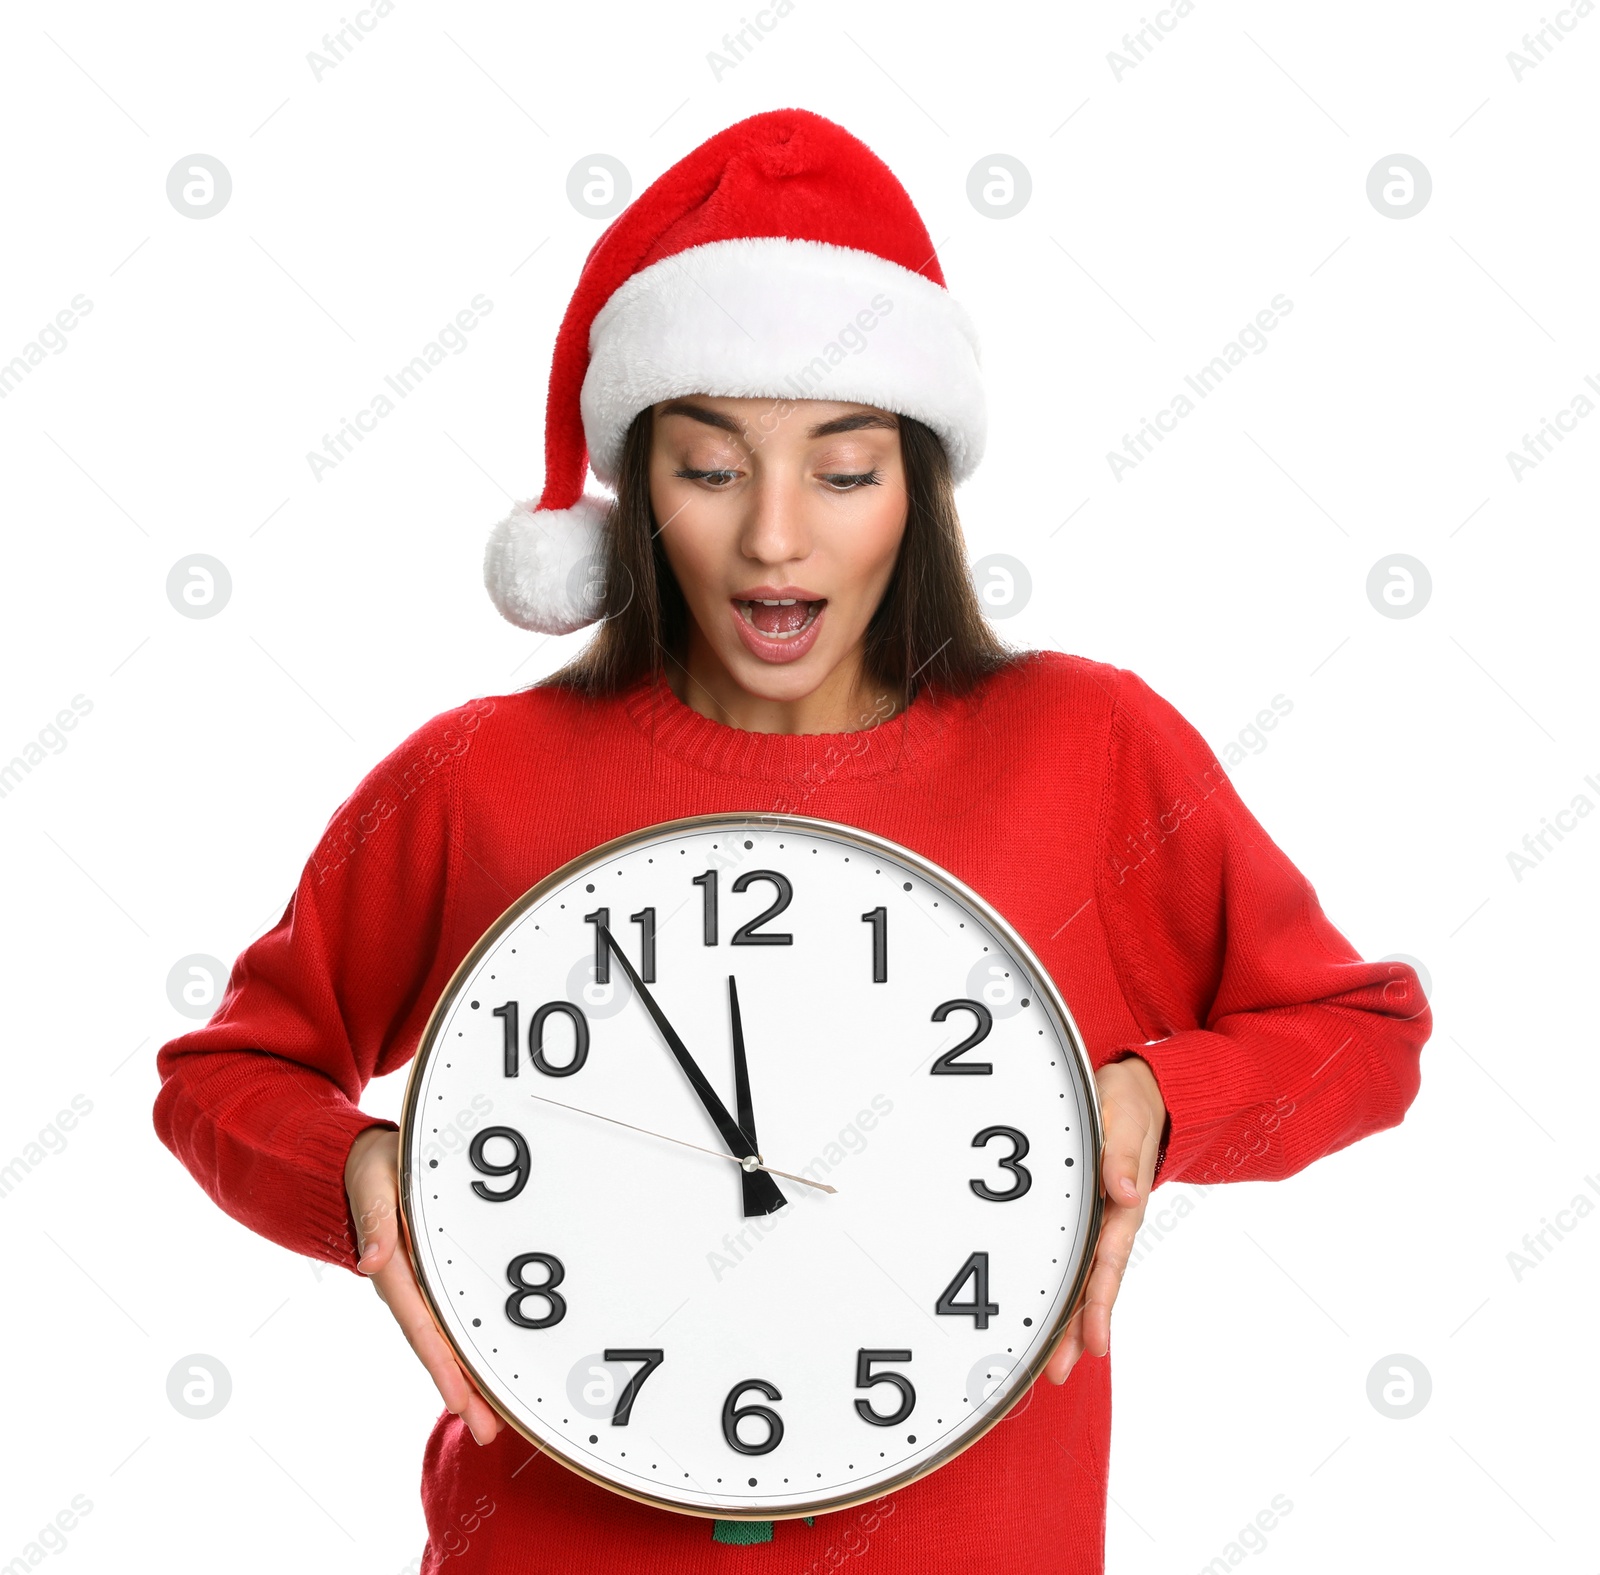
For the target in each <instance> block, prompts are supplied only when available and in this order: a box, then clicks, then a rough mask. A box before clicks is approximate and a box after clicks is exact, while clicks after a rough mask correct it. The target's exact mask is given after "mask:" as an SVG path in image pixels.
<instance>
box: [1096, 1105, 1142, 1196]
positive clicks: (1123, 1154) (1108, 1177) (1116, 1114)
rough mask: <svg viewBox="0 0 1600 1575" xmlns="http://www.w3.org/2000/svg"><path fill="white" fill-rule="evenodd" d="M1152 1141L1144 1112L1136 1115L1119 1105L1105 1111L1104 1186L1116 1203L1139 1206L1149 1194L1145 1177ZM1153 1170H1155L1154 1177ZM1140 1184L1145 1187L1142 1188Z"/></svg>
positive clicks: (1107, 1194) (1111, 1106)
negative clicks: (1147, 1152) (1146, 1160)
mask: <svg viewBox="0 0 1600 1575" xmlns="http://www.w3.org/2000/svg"><path fill="white" fill-rule="evenodd" d="M1149 1141H1150V1124H1149V1121H1148V1119H1147V1117H1146V1114H1145V1113H1144V1112H1140V1113H1138V1114H1134V1113H1133V1112H1131V1111H1130V1110H1129V1108H1128V1106H1127V1105H1125V1104H1123V1103H1120V1102H1111V1103H1108V1104H1107V1106H1106V1109H1105V1160H1104V1162H1103V1164H1102V1166H1101V1172H1100V1174H1101V1184H1102V1185H1103V1187H1104V1188H1105V1194H1106V1196H1107V1197H1108V1198H1110V1199H1111V1200H1112V1202H1114V1203H1121V1204H1132V1203H1137V1202H1138V1201H1139V1199H1140V1197H1141V1195H1144V1194H1148V1192H1149V1190H1150V1185H1149V1181H1148V1179H1146V1178H1145V1177H1144V1175H1143V1171H1144V1163H1143V1161H1144V1155H1145V1149H1146V1147H1147V1145H1148V1144H1149ZM1153 1170H1154V1167H1152V1174H1153ZM1141 1182H1143V1186H1142V1187H1141Z"/></svg>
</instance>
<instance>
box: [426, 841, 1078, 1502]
mask: <svg viewBox="0 0 1600 1575" xmlns="http://www.w3.org/2000/svg"><path fill="white" fill-rule="evenodd" d="M711 826H730V827H732V826H742V827H754V828H757V829H761V830H772V831H782V830H793V831H794V832H795V833H796V834H806V833H808V832H817V833H825V834H827V835H829V836H832V837H835V838H839V839H841V840H844V841H847V842H852V843H854V844H855V845H856V846H858V847H861V848H863V849H873V848H875V849H878V850H880V851H883V852H886V853H889V854H891V855H892V856H893V857H895V858H896V859H898V860H900V861H902V862H904V863H906V864H908V865H910V866H912V867H913V868H914V869H916V870H918V871H920V872H921V873H922V875H923V877H924V878H925V879H929V880H931V881H933V882H934V883H935V884H939V885H944V886H948V887H949V888H950V889H951V890H952V891H953V892H954V893H955V894H956V895H958V896H959V897H960V898H961V899H962V901H964V902H966V903H967V904H968V905H969V906H970V907H972V908H973V909H974V910H975V911H976V912H977V913H979V914H980V915H981V916H982V917H983V918H984V920H985V921H986V922H987V923H988V924H989V925H990V926H991V928H993V929H994V931H995V932H996V934H998V935H999V936H1000V937H1001V938H1002V939H1003V940H1004V941H1005V942H1006V944H1007V945H1008V946H1009V947H1010V948H1012V950H1013V951H1014V953H1015V955H1016V956H1017V957H1018V958H1019V959H1020V960H1021V961H1022V962H1023V963H1024V964H1025V965H1026V966H1027V967H1029V968H1030V969H1031V970H1032V972H1033V975H1034V980H1035V983H1036V985H1037V987H1038V991H1039V993H1041V994H1043V995H1045V996H1047V997H1048V1001H1049V1004H1050V1006H1051V1007H1053V1008H1054V1009H1055V1011H1056V1012H1057V1013H1059V1015H1060V1018H1061V1021H1062V1022H1063V1023H1064V1024H1065V1025H1066V1028H1067V1034H1068V1039H1069V1042H1070V1044H1071V1047H1072V1051H1073V1055H1074V1058H1075V1061H1076V1065H1077V1068H1078V1073H1079V1077H1080V1080H1081V1084H1082V1087H1083V1089H1084V1090H1085V1093H1086V1096H1087V1097H1086V1100H1085V1103H1086V1105H1087V1108H1088V1112H1089V1123H1090V1127H1091V1129H1092V1134H1091V1135H1092V1138H1093V1143H1092V1149H1093V1153H1094V1156H1095V1163H1094V1185H1093V1188H1092V1199H1093V1201H1092V1204H1091V1206H1090V1216H1089V1225H1088V1234H1087V1236H1086V1238H1085V1242H1084V1251H1083V1254H1082V1257H1081V1259H1080V1261H1079V1263H1078V1266H1077V1269H1076V1271H1075V1273H1074V1276H1073V1284H1072V1290H1071V1293H1070V1294H1069V1295H1068V1297H1067V1298H1066V1300H1065V1301H1064V1302H1063V1303H1062V1311H1061V1313H1060V1314H1059V1315H1058V1317H1057V1319H1056V1322H1055V1324H1054V1326H1053V1327H1052V1328H1051V1330H1050V1334H1049V1337H1048V1339H1047V1340H1046V1341H1045V1343H1044V1344H1043V1345H1041V1346H1040V1347H1039V1351H1038V1354H1037V1355H1036V1357H1035V1358H1034V1359H1033V1360H1032V1361H1031V1362H1030V1363H1029V1364H1028V1371H1027V1374H1026V1377H1025V1379H1024V1381H1023V1382H1021V1383H1019V1384H1018V1385H1017V1386H1016V1388H1015V1391H1014V1392H1013V1394H1012V1397H1011V1399H1010V1400H1008V1401H1007V1402H1006V1404H1005V1405H1004V1406H1003V1407H1001V1408H1000V1409H999V1410H997V1411H994V1412H992V1413H991V1414H990V1415H989V1416H988V1417H987V1418H985V1420H984V1421H983V1422H982V1423H981V1424H979V1425H977V1426H975V1427H973V1428H971V1429H969V1430H968V1431H966V1432H964V1433H963V1434H962V1435H961V1436H960V1438H959V1440H958V1441H956V1442H954V1443H952V1444H950V1445H949V1446H948V1447H946V1448H944V1449H941V1450H939V1451H938V1452H937V1453H936V1454H934V1455H932V1456H930V1457H929V1458H928V1459H927V1460H926V1461H923V1462H922V1463H921V1464H919V1465H916V1466H912V1467H907V1468H906V1469H905V1470H904V1471H902V1472H900V1473H898V1474H897V1475H895V1476H892V1477H890V1478H888V1479H886V1480H885V1481H882V1482H880V1483H878V1484H877V1485H876V1486H875V1487H873V1488H872V1489H870V1490H869V1491H866V1492H862V1493H847V1494H843V1495H837V1494H836V1495H831V1496H828V1497H825V1498H818V1499H811V1500H807V1501H805V1502H803V1503H799V1504H796V1505H793V1506H792V1507H788V1508H785V1509H782V1510H777V1509H767V1510H752V1509H751V1508H750V1507H749V1506H748V1505H738V1504H731V1505H725V1506H721V1507H716V1508H705V1507H701V1506H699V1505H689V1504H683V1503H679V1502H677V1501H675V1500H672V1499H669V1498H665V1497H661V1496H658V1495H656V1494H652V1493H646V1492H641V1491H636V1490H634V1489H632V1488H626V1487H621V1486H619V1485H618V1484H617V1483H616V1482H613V1481H612V1480H611V1479H610V1478H608V1477H605V1476H602V1475H600V1474H599V1473H598V1472H595V1471H593V1470H591V1469H589V1468H588V1467H586V1466H584V1465H581V1464H580V1463H579V1462H578V1461H576V1460H573V1459H572V1458H570V1457H569V1456H567V1455H565V1454H563V1453H562V1452H561V1451H560V1450H559V1449H555V1448H553V1447H552V1446H551V1445H550V1444H549V1443H548V1442H547V1441H546V1440H544V1439H541V1438H536V1437H534V1436H533V1435H532V1434H531V1433H530V1432H529V1431H528V1430H527V1429H526V1428H525V1427H523V1426H522V1424H521V1423H520V1422H518V1421H517V1419H516V1418H515V1417H513V1416H511V1415H509V1414H508V1412H507V1411H506V1409H505V1408H504V1407H503V1406H501V1405H500V1404H499V1403H498V1401H497V1400H496V1398H495V1396H494V1395H493V1393H492V1392H491V1389H492V1386H490V1385H486V1384H485V1382H484V1380H483V1379H482V1377H481V1375H480V1374H479V1372H478V1369H477V1367H476V1366H474V1364H473V1362H472V1360H471V1359H470V1358H469V1357H468V1355H467V1354H466V1352H465V1351H463V1350H462V1349H461V1347H460V1345H459V1344H458V1343H457V1341H456V1339H455V1336H454V1335H453V1334H452V1333H451V1332H450V1330H449V1328H448V1327H447V1326H446V1322H445V1320H444V1318H443V1317H442V1315H441V1313H440V1310H439V1306H438V1303H437V1302H436V1301H435V1300H434V1296H433V1291H432V1288H431V1287H430V1286H429V1284H428V1281H427V1277H426V1276H425V1275H424V1273H423V1271H422V1264H421V1261H420V1259H419V1256H418V1253H417V1250H416V1242H415V1226H414V1222H413V1220H412V1217H411V1213H412V1203H411V1182H412V1172H411V1163H410V1153H411V1137H412V1129H413V1126H414V1123H415V1120H416V1117H417V1099H418V1090H419V1088H420V1086H421V1083H422V1079H423V1075H424V1071H425V1068H426V1067H427V1066H428V1064H429V1062H430V1060H431V1057H432V1054H433V1052H434V1050H435V1048H436V1045H437V1041H436V1031H437V1030H438V1028H439V1026H440V1022H441V1020H442V1018H443V1015H444V1010H445V1004H446V1003H447V1002H451V1001H453V1000H454V997H455V992H456V989H457V987H458V985H460V984H461V983H462V982H463V981H464V979H465V978H466V977H467V976H468V975H470V974H471V972H472V970H473V969H474V968H475V967H476V966H477V964H478V962H479V960H480V959H481V958H482V957H483V956H484V955H485V954H486V953H487V952H488V951H489V949H490V948H491V947H492V946H493V945H494V943H495V942H496V941H498V940H499V938H500V937H501V936H502V935H503V934H504V933H505V931H506V930H507V929H509V928H510V927H511V925H512V924H513V923H515V922H516V920H517V919H518V918H520V917H521V916H522V914H524V913H525V912H526V911H527V910H528V909H529V908H531V907H533V906H535V905H536V904H537V903H538V902H540V901H541V900H542V899H543V898H544V897H545V896H546V895H547V894H548V893H549V892H550V891H552V890H554V889H555V888H556V887H557V886H559V885H561V884H562V883H563V882H565V881H567V880H569V879H570V878H571V877H572V875H573V874H574V873H575V872H576V871H578V870H580V869H582V868H583V867H584V866H585V865H592V864H594V863H596V862H597V861H602V860H603V859H604V858H605V857H607V856H609V855H611V854H613V853H615V852H619V851H621V850H622V849H624V848H631V847H632V846H634V845H635V844H637V843H639V842H641V841H644V840H647V839H653V838H659V837H662V836H664V835H666V834H669V833H672V832H687V831H689V830H691V829H696V830H704V829H706V828H708V827H711ZM399 1139H400V1163H399V1172H400V1208H399V1214H400V1224H401V1234H402V1235H403V1237H404V1239H405V1246H406V1254H407V1256H408V1257H409V1259H410V1260H411V1271H412V1275H413V1276H414V1278H415V1279H416V1282H417V1286H418V1288H419V1289H420V1290H421V1292H422V1299H423V1301H424V1303H425V1304H426V1305H427V1308H428V1314H429V1316H430V1317H431V1318H432V1319H433V1323H434V1327H435V1328H436V1329H437V1330H438V1331H439V1334H440V1336H441V1338H442V1339H443V1340H444V1342H445V1344H446V1345H447V1346H449V1348H450V1351H451V1354H452V1355H453V1356H454V1357H455V1359H456V1361H457V1362H459V1363H460V1364H461V1367H462V1370H463V1371H464V1372H465V1373H466V1374H467V1376H468V1377H469V1378H470V1379H471V1380H472V1383H473V1386H474V1387H475V1388H476V1389H477V1391H478V1393H479V1394H480V1395H482V1396H483V1398H484V1400H485V1401H486V1402H487V1403H488V1404H489V1406H490V1407H491V1408H492V1409H493V1410H494V1411H495V1413H496V1414H497V1415H498V1416H499V1417H500V1419H501V1420H502V1421H503V1422H504V1423H505V1424H506V1425H507V1426H508V1427H509V1428H511V1430H512V1431H513V1432H514V1433H516V1434H517V1435H518V1436H519V1437H521V1438H524V1439H526V1440H527V1441H528V1442H529V1443H530V1444H532V1445H534V1446H535V1447H536V1448H537V1449H539V1450H540V1451H541V1452H542V1453H544V1454H546V1455H549V1456H550V1457H551V1459H553V1460H556V1461H558V1462H559V1463H560V1464H561V1465H563V1466H565V1467H566V1468H567V1469H568V1470H569V1471H572V1472H575V1473H576V1474H577V1475H578V1476H580V1477H582V1478H584V1479H585V1481H588V1482H593V1483H594V1484H595V1485H596V1486H597V1487H602V1488H605V1489H606V1490H607V1491H608V1492H611V1493H616V1494H618V1495H620V1496H621V1497H623V1498H627V1499H631V1500H632V1501H633V1502H634V1503H636V1504H646V1505H649V1506H650V1507H651V1508H652V1509H665V1510H670V1511H672V1512H673V1513H675V1514H680V1515H691V1516H694V1517H695V1518H697V1519H701V1520H738V1521H774V1520H800V1519H803V1518H805V1517H806V1516H816V1515H826V1514H833V1513H835V1512H837V1511H840V1510H846V1509H854V1508H857V1507H859V1506H860V1505H863V1504H871V1503H874V1502H876V1501H877V1500H879V1499H882V1498H885V1497H887V1496H888V1495H889V1494H891V1493H895V1492H898V1491H899V1490H900V1489H901V1488H905V1487H909V1486H910V1485H911V1484H912V1483H913V1482H916V1481H919V1480H921V1478H923V1477H925V1476H928V1475H930V1474H931V1473H933V1472H935V1471H937V1470H938V1469H939V1468H940V1467H941V1466H945V1465H948V1464H949V1462H950V1461H952V1460H954V1459H955V1458H956V1456H957V1455H960V1454H962V1453H964V1452H965V1451H966V1450H968V1449H970V1448H971V1447H972V1446H973V1445H974V1444H975V1443H977V1442H978V1440H979V1439H980V1438H982V1437H983V1436H984V1434H986V1433H987V1432H989V1430H990V1429H991V1428H993V1427H997V1426H998V1425H999V1424H1000V1423H1001V1422H1003V1421H1004V1420H1005V1419H1006V1417H1007V1416H1009V1415H1010V1414H1011V1412H1012V1411H1013V1410H1014V1409H1015V1408H1016V1406H1017V1404H1018V1403H1019V1402H1020V1401H1021V1400H1022V1398H1023V1397H1024V1396H1025V1395H1027V1394H1029V1393H1030V1392H1031V1391H1032V1389H1033V1386H1034V1384H1035V1383H1037V1382H1038V1381H1039V1378H1040V1376H1041V1374H1042V1373H1043V1372H1044V1369H1045V1367H1046V1366H1047V1365H1048V1363H1049V1361H1050V1358H1051V1357H1052V1356H1054V1355H1055V1352H1056V1349H1057V1348H1058V1347H1059V1346H1060V1344H1061V1341H1062V1338H1063V1336H1064V1335H1065V1334H1066V1332H1067V1325H1068V1324H1070V1323H1071V1321H1072V1319H1073V1317H1074V1315H1075V1314H1076V1312H1077V1310H1078V1307H1079V1305H1080V1303H1081V1302H1082V1300H1083V1296H1084V1292H1085V1290H1086V1289H1087V1286H1088V1279H1089V1273H1090V1270H1091V1269H1092V1268H1093V1265H1094V1256H1095V1250H1096V1248H1097V1246H1098V1244H1099V1240H1100V1231H1101V1227H1102V1224H1103V1220H1104V1213H1105V1200H1104V1198H1103V1196H1102V1195H1101V1191H1100V1180H1099V1178H1100V1170H1101V1165H1102V1162H1103V1159H1104V1148H1105V1133H1104V1128H1103V1125H1102V1121H1101V1114H1100V1093H1099V1088H1098V1086H1097V1085H1096V1083H1095V1080H1094V1066H1093V1063H1092V1062H1091V1061H1090V1059H1089V1053H1088V1050H1087V1048H1086V1046H1085V1045H1084V1042H1083V1035H1082V1033H1081V1032H1080V1031H1079V1029H1078V1024H1077V1021H1076V1019H1075V1018H1074V1017H1073V1015H1072V1010H1071V1008H1070V1007H1069V1006H1068V1005H1067V1003H1066V1001H1065V999H1064V998H1063V997H1062V994H1061V991H1060V990H1059V989H1058V988H1057V986H1056V982H1055V980H1054V978H1053V977H1052V976H1051V974H1050V971H1049V969H1047V968H1046V967H1045V966H1044V964H1043V963H1042V962H1041V961H1040V960H1039V957H1038V955H1037V954H1036V953H1035V952H1034V950H1033V948H1032V947H1031V946H1029V945H1028V943H1027V941H1026V940H1024V939H1023V937H1022V936H1021V935H1020V934H1019V933H1018V931H1017V929H1016V927H1015V926H1014V925H1013V924H1012V923H1011V922H1010V920H1008V919H1007V918H1006V917H1005V915H1004V914H1002V913H1001V912H1000V911H999V910H998V909H997V908H995V906H994V905H993V904H992V903H991V902H989V901H988V900H987V899H986V898H985V897H983V896H982V895H981V894H980V893H978V892H976V891H974V890H973V889H972V888H971V887H970V886H968V885H967V884H966V882H965V881H963V880H961V879H960V878H959V877H958V876H956V875H954V874H952V873H951V872H950V871H949V870H947V869H945V868H944V867H943V866H942V865H939V864H936V863H935V862H934V861H933V860H932V859H929V858H926V857H924V856H923V855H922V854H920V853H918V852H917V851H916V850H915V849H914V848H908V847H906V846H905V845H904V844H903V843H899V842H895V841H894V840H893V839H892V838H889V837H885V836H883V835H881V834H880V833H878V832H875V831H868V830H866V829H865V828H864V827H861V826H852V825H850V824H849V823H848V822H846V821H840V820H824V819H822V818H821V817H819V816H814V815H791V814H778V813H776V812H773V813H768V812H766V811H762V810H714V811H711V812H710V813H707V814H701V815H684V816H679V817H677V818H674V819H672V820H662V821H657V822H655V823H654V824H652V825H649V826H640V827H638V828H636V829H635V830H633V831H628V832H624V833H622V834H621V835H620V836H616V837H612V838H610V839H609V840H608V841H606V842H601V843H597V844H596V845H595V846H594V847H592V848H589V849H587V850H586V851H584V852H582V853H579V854H577V855H575V856H574V857H573V858H570V859H568V860H567V861H566V863H564V864H562V865H561V866H560V867H559V868H557V869H554V870H552V871H550V873H549V874H548V875H546V876H545V877H544V878H543V879H542V880H540V881H538V882H537V883H535V884H534V885H532V886H530V887H529V888H528V890H527V891H525V892H524V893H523V894H522V895H521V896H520V897H518V898H516V899H515V900H514V901H513V902H512V903H511V904H510V905H509V906H508V907H507V908H506V909H505V910H504V912H502V913H501V914H500V915H499V916H498V917H497V918H496V919H495V920H494V922H493V923H492V924H490V926H489V927H488V929H486V930H485V931H484V932H483V934H482V935H481V936H480V937H479V938H478V940H477V941H476V942H475V943H474V944H473V946H472V948H471V949H470V950H469V951H468V952H467V953H466V955H465V956H464V957H463V958H462V959H461V961H460V962H459V963H458V964H457V965H456V968H455V971H454V972H453V973H452V974H451V975H450V978H449V980H448V981H447V983H446V984H445V986H444V988H443V989H442V990H441V991H440V992H439V996H438V999H437V1000H436V1001H435V1002H434V1004H433V1009H432V1010H431V1011H430V1012H429V1014H428V1021H427V1024H426V1026H425V1027H424V1028H423V1031H422V1037H421V1038H420V1039H419V1040H418V1041H417V1049H416V1053H415V1054H414V1055H413V1056H412V1059H411V1067H410V1070H409V1072H408V1074H407V1077H406V1088H405V1097H404V1100H403V1102H402V1104H401V1111H400V1132H399Z"/></svg>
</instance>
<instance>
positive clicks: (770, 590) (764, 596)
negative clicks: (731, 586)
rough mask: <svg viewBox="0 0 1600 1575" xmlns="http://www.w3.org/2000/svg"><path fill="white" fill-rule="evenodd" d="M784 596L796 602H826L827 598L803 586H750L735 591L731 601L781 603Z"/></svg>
mask: <svg viewBox="0 0 1600 1575" xmlns="http://www.w3.org/2000/svg"><path fill="white" fill-rule="evenodd" d="M785 596H792V597H794V599H795V600H796V601H797V602H821V601H826V600H827V597H825V596H819V595H818V594H817V593H816V592H815V591H808V590H807V589H806V588H805V586H803V585H752V586H751V587H750V589H749V590H747V591H735V592H734V596H733V599H734V600H735V601H736V602H760V601H768V602H773V601H781V600H782V599H783V598H784V597H785Z"/></svg>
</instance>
